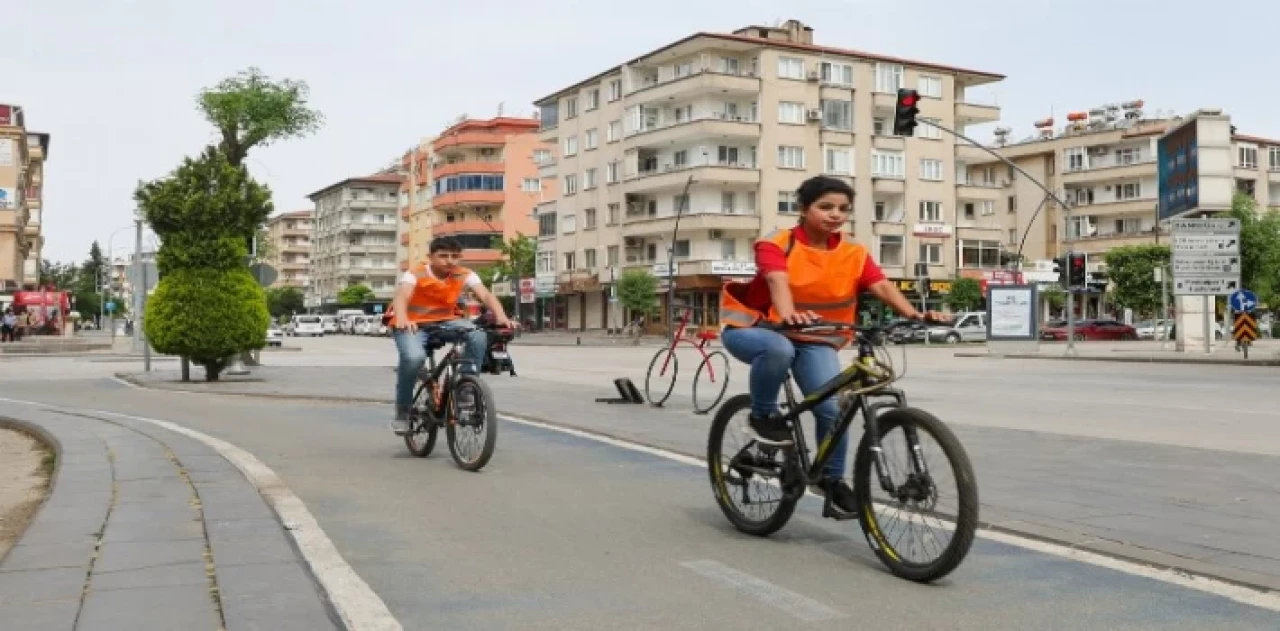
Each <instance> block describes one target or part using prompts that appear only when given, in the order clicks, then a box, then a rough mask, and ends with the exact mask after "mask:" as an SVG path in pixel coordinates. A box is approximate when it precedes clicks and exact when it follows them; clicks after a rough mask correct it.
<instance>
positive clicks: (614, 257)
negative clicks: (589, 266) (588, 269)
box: [604, 245, 618, 267]
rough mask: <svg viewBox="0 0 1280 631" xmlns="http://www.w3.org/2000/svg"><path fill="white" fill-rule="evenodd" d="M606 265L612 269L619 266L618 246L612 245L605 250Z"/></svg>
mask: <svg viewBox="0 0 1280 631" xmlns="http://www.w3.org/2000/svg"><path fill="white" fill-rule="evenodd" d="M604 264H605V265H608V266H610V267H612V266H614V265H617V264H618V246H616V245H611V246H609V247H607V248H605V251H604Z"/></svg>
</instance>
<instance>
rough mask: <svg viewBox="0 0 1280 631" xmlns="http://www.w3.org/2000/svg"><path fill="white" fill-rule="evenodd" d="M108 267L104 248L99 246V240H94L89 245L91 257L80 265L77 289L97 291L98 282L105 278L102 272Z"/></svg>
mask: <svg viewBox="0 0 1280 631" xmlns="http://www.w3.org/2000/svg"><path fill="white" fill-rule="evenodd" d="M106 267H107V259H106V258H105V257H103V256H102V248H100V247H98V242H97V241H94V242H93V245H91V246H89V258H88V259H86V260H85V262H84V264H83V265H81V266H80V275H79V279H78V280H79V283H78V287H77V289H78V290H79V291H82V292H95V291H97V289H98V284H99V283H101V282H102V281H103V280H104V277H103V275H102V274H103V270H105V269H106ZM82 313H83V312H82Z"/></svg>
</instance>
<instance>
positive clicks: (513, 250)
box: [493, 232, 538, 281]
mask: <svg viewBox="0 0 1280 631" xmlns="http://www.w3.org/2000/svg"><path fill="white" fill-rule="evenodd" d="M493 248H494V249H495V250H498V251H499V252H501V253H502V260H500V261H498V263H497V264H496V265H494V266H493V267H494V276H493V279H494V280H506V281H510V280H511V279H512V278H529V277H531V276H533V274H534V264H535V260H536V259H537V256H538V241H537V240H536V239H534V238H533V237H527V236H525V235H523V234H521V233H518V232H517V233H516V236H514V237H511V239H509V240H507V241H503V240H502V239H501V238H498V237H494V239H493Z"/></svg>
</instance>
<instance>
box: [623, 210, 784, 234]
mask: <svg viewBox="0 0 1280 631" xmlns="http://www.w3.org/2000/svg"><path fill="white" fill-rule="evenodd" d="M675 225H676V217H675V215H664V216H657V217H650V216H647V215H628V216H627V217H625V218H623V220H622V234H623V236H628V237H638V236H647V235H669V234H671V231H672V230H673V229H674V228H675ZM701 230H736V231H741V232H751V233H755V234H759V233H760V215H759V214H756V213H755V212H751V211H741V212H738V213H725V212H719V211H711V212H694V213H685V214H684V215H681V216H680V232H681V233H682V234H692V231H701ZM686 231H689V232H686Z"/></svg>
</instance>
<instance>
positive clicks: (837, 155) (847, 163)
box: [823, 147, 853, 175]
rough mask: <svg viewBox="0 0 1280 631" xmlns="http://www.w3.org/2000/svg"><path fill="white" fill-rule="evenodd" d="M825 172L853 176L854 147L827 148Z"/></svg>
mask: <svg viewBox="0 0 1280 631" xmlns="http://www.w3.org/2000/svg"><path fill="white" fill-rule="evenodd" d="M823 153H825V154H826V155H825V156H824V157H825V158H826V159H825V161H824V164H823V172H824V173H830V174H832V175H853V147H827V148H826V150H825V151H824V152H823Z"/></svg>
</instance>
